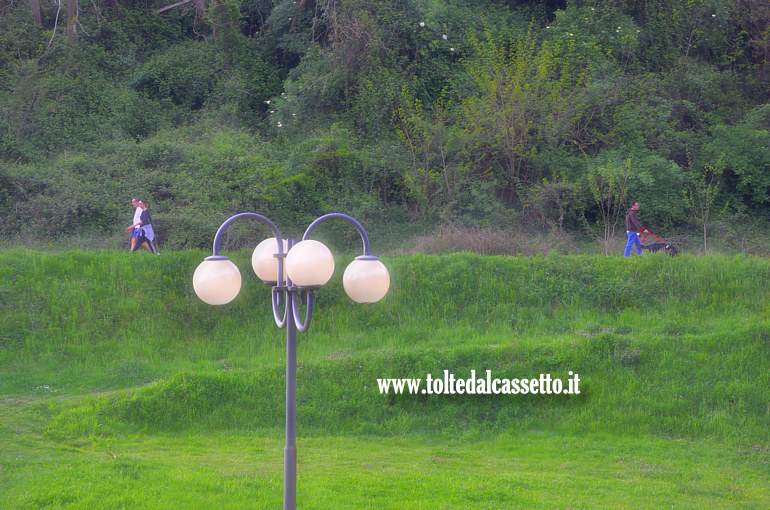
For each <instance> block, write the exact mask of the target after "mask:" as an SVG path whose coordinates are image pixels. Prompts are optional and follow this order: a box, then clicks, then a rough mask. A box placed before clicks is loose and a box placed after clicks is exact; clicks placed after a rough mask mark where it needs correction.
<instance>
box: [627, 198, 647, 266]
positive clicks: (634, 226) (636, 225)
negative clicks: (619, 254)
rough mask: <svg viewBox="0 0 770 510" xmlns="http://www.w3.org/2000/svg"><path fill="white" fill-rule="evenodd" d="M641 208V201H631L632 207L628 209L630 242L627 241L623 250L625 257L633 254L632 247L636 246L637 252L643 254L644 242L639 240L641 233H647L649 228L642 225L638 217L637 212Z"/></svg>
mask: <svg viewBox="0 0 770 510" xmlns="http://www.w3.org/2000/svg"><path fill="white" fill-rule="evenodd" d="M638 210H639V202H637V201H636V200H633V201H631V207H630V208H629V209H628V211H626V235H627V236H628V242H627V243H626V249H625V251H624V252H623V256H624V257H630V256H631V249H632V248H633V247H634V246H636V254H637V255H641V254H642V242H641V241H640V240H639V234H640V233H646V232H647V230H645V228H644V227H643V226H642V223H641V222H640V221H639V218H637V217H636V212H637V211H638Z"/></svg>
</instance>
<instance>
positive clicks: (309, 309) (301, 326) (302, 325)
mask: <svg viewBox="0 0 770 510" xmlns="http://www.w3.org/2000/svg"><path fill="white" fill-rule="evenodd" d="M301 293H302V295H303V300H304V298H305V297H306V299H307V306H306V307H305V320H304V321H303V320H302V317H301V316H300V313H299V299H298V298H297V296H298V294H300V292H291V293H290V294H291V298H290V299H291V311H292V314H293V317H292V319H293V320H294V324H295V325H296V326H297V331H300V332H303V333H304V332H305V331H307V328H309V327H310V321H311V320H312V319H313V302H314V300H313V291H312V290H307V291H305V290H303V291H301Z"/></svg>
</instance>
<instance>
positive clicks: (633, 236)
mask: <svg viewBox="0 0 770 510" xmlns="http://www.w3.org/2000/svg"><path fill="white" fill-rule="evenodd" d="M626 234H628V242H627V243H626V250H625V251H624V252H623V256H624V257H630V256H631V248H633V246H634V245H636V254H637V255H641V254H642V242H641V241H640V240H639V233H638V232H626Z"/></svg>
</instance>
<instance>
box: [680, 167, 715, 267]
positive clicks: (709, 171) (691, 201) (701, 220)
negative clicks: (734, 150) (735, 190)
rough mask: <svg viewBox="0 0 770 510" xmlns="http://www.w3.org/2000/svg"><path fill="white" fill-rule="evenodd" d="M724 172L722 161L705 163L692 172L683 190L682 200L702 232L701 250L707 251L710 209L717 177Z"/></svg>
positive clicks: (712, 205) (713, 200)
mask: <svg viewBox="0 0 770 510" xmlns="http://www.w3.org/2000/svg"><path fill="white" fill-rule="evenodd" d="M723 172H724V161H723V160H722V158H719V159H717V161H716V162H715V163H706V164H704V165H703V167H702V168H701V169H700V170H696V171H694V172H693V174H694V175H693V176H692V184H691V185H690V187H689V188H688V189H687V190H685V192H684V200H685V203H686V204H687V207H688V208H689V209H690V211H692V214H693V217H695V219H696V220H697V221H698V224H699V226H700V227H701V230H702V232H703V251H704V252H708V242H707V239H708V227H709V219H710V217H711V211H712V209H713V208H714V203H715V202H716V199H717V196H719V184H720V183H719V179H720V176H721V175H722V173H723Z"/></svg>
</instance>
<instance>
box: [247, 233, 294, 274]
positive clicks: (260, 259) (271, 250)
mask: <svg viewBox="0 0 770 510" xmlns="http://www.w3.org/2000/svg"><path fill="white" fill-rule="evenodd" d="M282 244H283V253H284V255H285V254H286V253H287V252H288V251H289V242H288V241H287V240H286V239H283V243H282ZM277 253H278V240H277V239H276V238H275V237H271V238H269V239H265V240H264V241H262V242H261V243H259V244H258V245H257V247H256V248H254V253H253V254H252V255H251V267H252V268H253V269H254V273H256V275H257V276H258V277H259V279H260V280H262V281H263V282H265V283H276V282H277V281H278V280H277V278H278V258H277V257H276V256H275V255H276V254H277ZM284 281H286V264H284V268H283V275H281V282H284Z"/></svg>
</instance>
